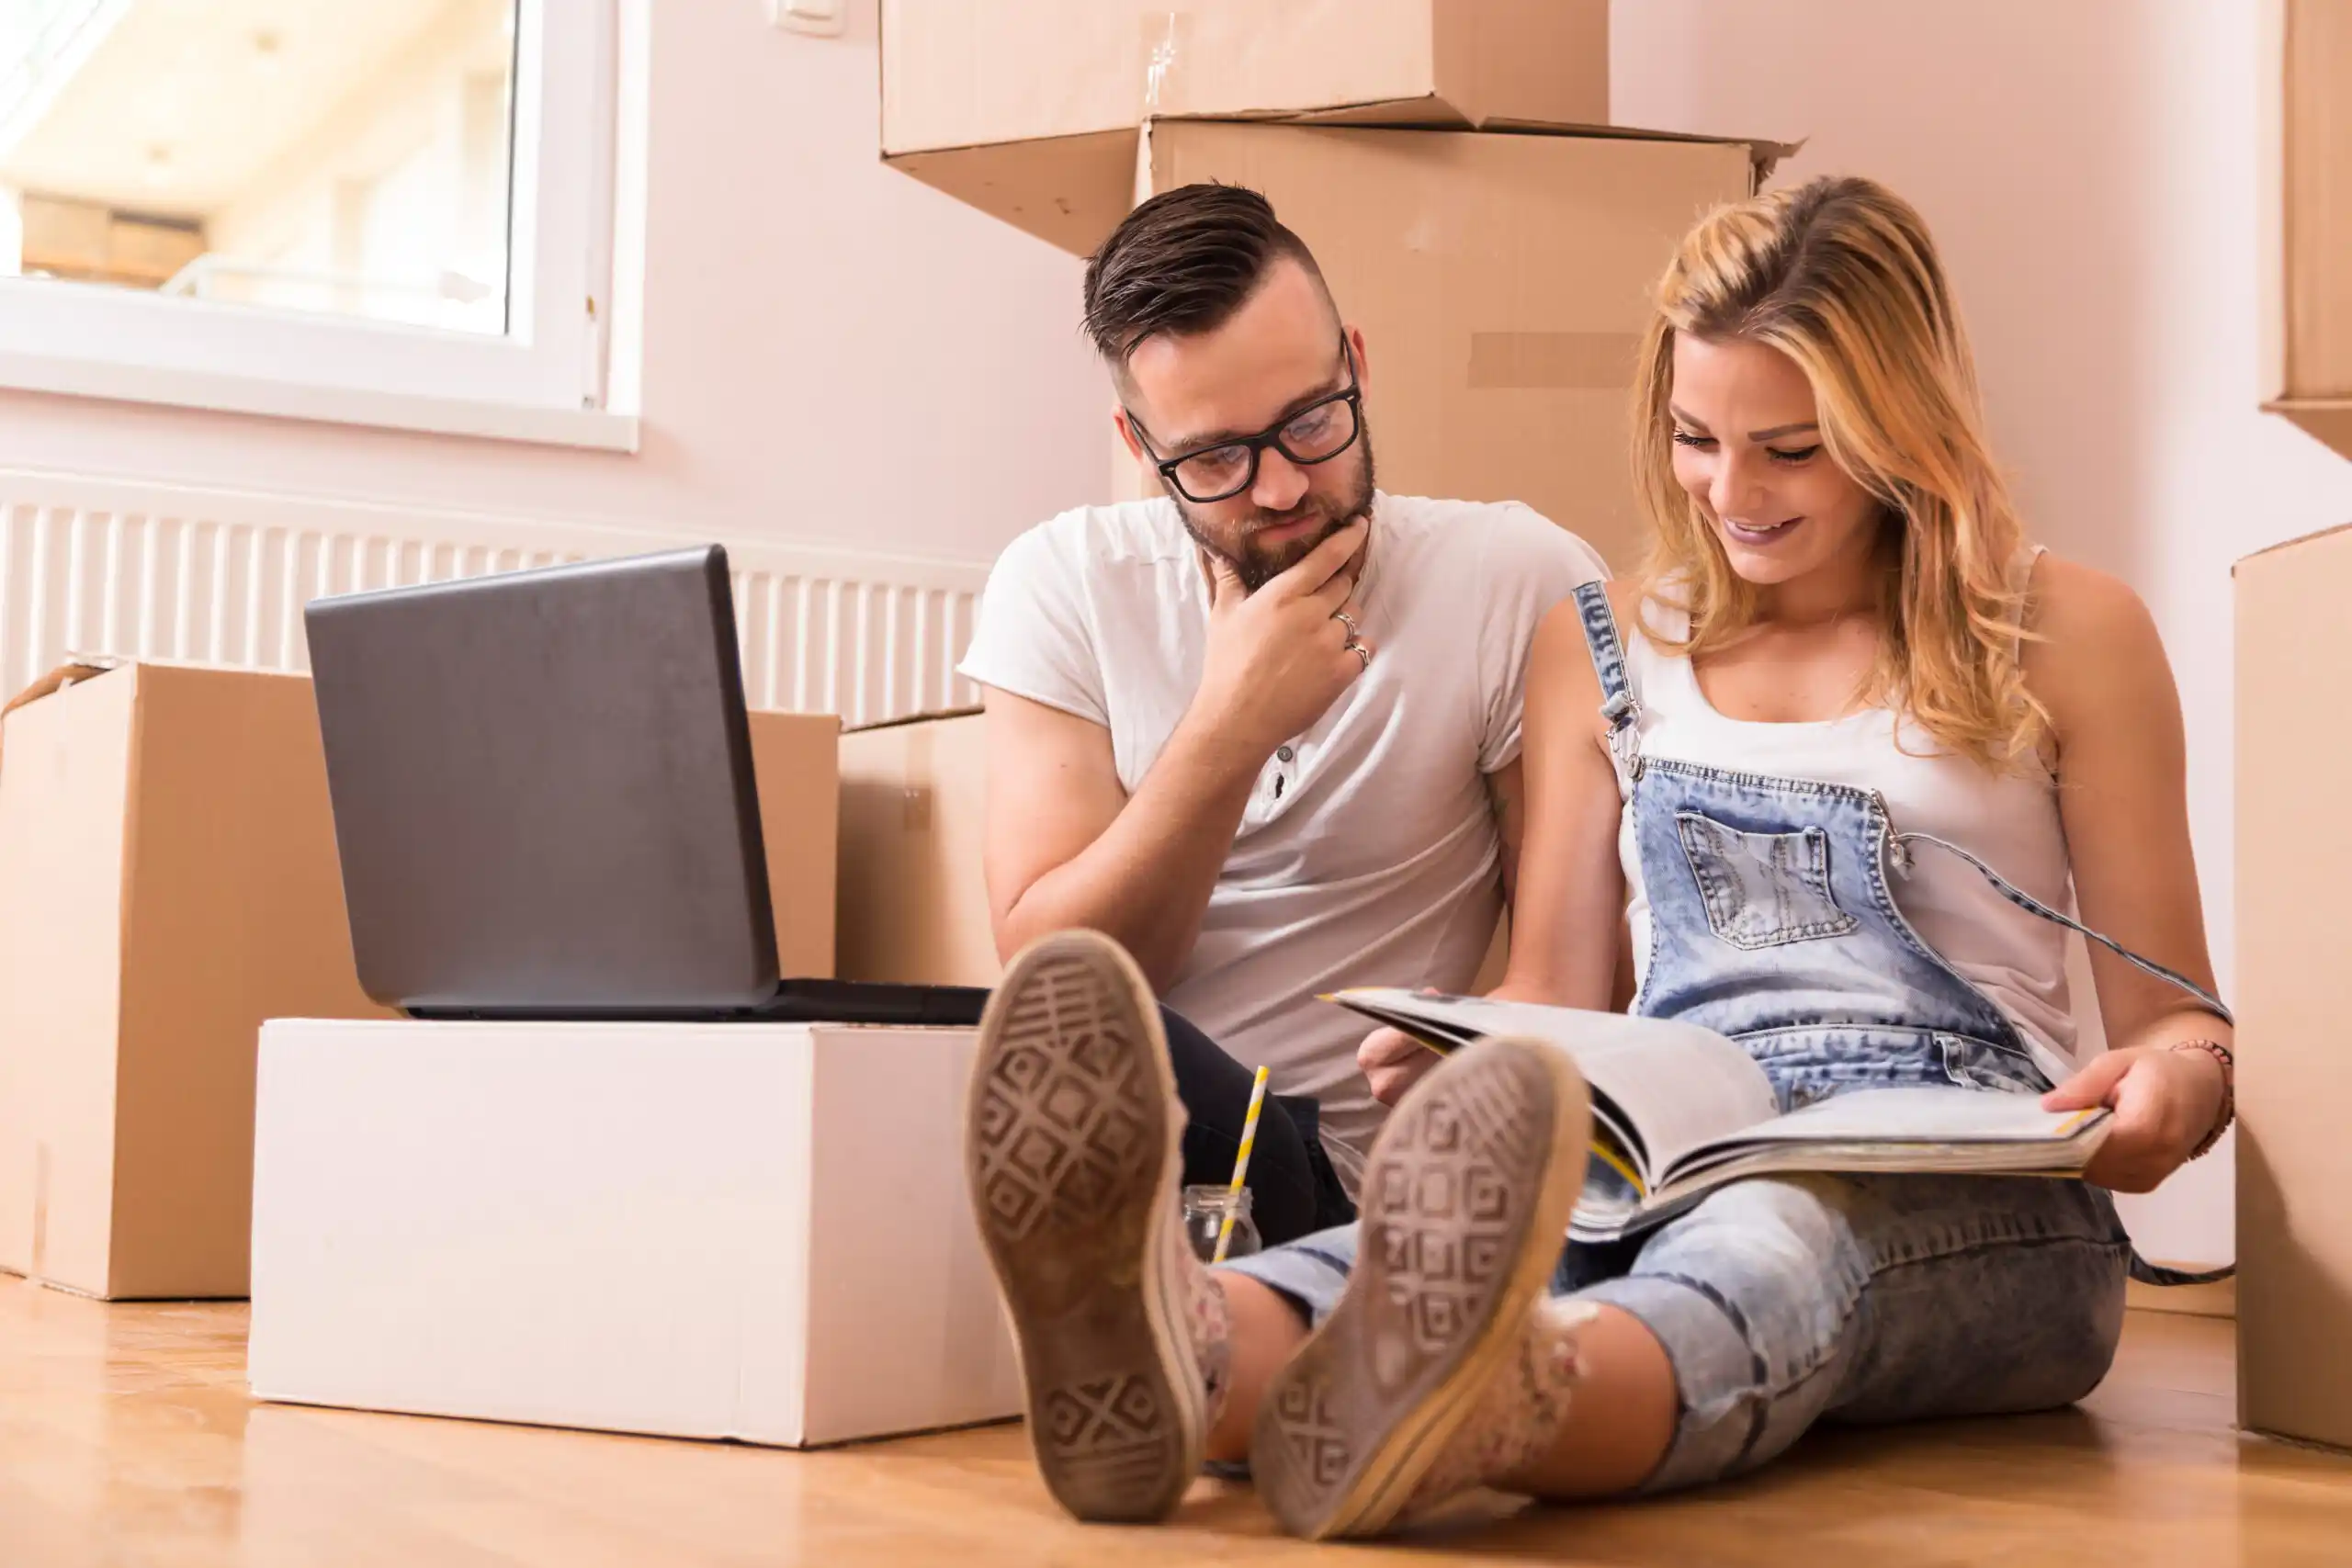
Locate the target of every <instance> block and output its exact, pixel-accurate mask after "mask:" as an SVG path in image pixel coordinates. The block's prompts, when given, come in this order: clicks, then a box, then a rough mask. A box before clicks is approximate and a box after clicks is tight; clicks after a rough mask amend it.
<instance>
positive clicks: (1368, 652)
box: [1347, 637, 1372, 670]
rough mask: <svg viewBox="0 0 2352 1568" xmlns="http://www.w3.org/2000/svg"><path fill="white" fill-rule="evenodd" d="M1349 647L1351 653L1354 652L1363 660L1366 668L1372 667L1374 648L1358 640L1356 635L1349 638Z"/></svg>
mask: <svg viewBox="0 0 2352 1568" xmlns="http://www.w3.org/2000/svg"><path fill="white" fill-rule="evenodd" d="M1347 649H1348V651H1349V652H1350V653H1352V654H1354V655H1355V656H1356V657H1357V658H1358V659H1361V660H1363V667H1364V668H1365V669H1366V670H1369V669H1371V668H1372V649H1369V648H1366V647H1365V646H1364V645H1363V644H1362V643H1360V642H1358V641H1357V640H1356V639H1355V638H1354V637H1350V638H1348V641H1347Z"/></svg>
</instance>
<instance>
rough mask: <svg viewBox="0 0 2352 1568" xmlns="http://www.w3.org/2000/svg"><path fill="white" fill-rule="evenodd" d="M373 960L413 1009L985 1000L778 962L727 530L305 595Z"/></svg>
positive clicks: (355, 933)
mask: <svg viewBox="0 0 2352 1568" xmlns="http://www.w3.org/2000/svg"><path fill="white" fill-rule="evenodd" d="M303 619H304V622H305V629H306V630H307V632H308V635H309V638H310V649H311V674H312V680H313V682H314V685H315V690H316V694H317V700H318V707H319V729H320V733H321V736H322V739H323V740H324V742H325V747H326V767H327V788H328V792H329V795H331V797H332V799H333V803H334V830H335V841H336V847H337V850H338V852H339V853H340V855H341V858H342V863H343V886H344V897H345V903H346V904H347V905H348V907H349V909H350V915H351V941H352V948H353V952H354V956H355V957H356V959H357V962H358V969H359V979H360V984H361V985H362V987H364V988H365V989H366V991H367V992H368V995H369V996H370V997H372V998H375V999H376V1000H377V1001H378V1002H379V1003H382V1004H383V1005H385V1006H387V1007H391V1008H396V1009H398V1010H401V1011H403V1012H406V1013H407V1014H409V1015H410V1016H412V1017H414V1018H439V1019H452V1018H464V1019H560V1020H615V1021H622V1020H655V1019H661V1020H679V1021H720V1020H746V1021H763V1022H784V1021H792V1022H845V1023H926V1024H970V1023H976V1022H978V1019H979V1015H980V1009H981V1006H982V1004H983V1003H984V1002H985V1001H986V999H987V993H986V992H985V991H983V990H978V989H974V988H970V987H933V986H890V985H864V984H856V983H852V982H845V981H837V980H825V979H813V978H807V979H804V978H795V977H791V976H781V975H779V973H778V964H777V959H776V942H775V915H774V907H773V904H772V899H775V898H786V899H789V898H796V897H821V898H825V899H828V900H830V899H831V897H832V890H831V887H829V886H820V887H814V888H809V889H802V888H796V887H771V886H769V885H768V873H767V857H766V852H765V850H764V847H763V842H762V838H761V832H760V807H759V786H758V784H757V781H756V780H755V779H754V777H753V775H752V745H751V728H750V724H749V721H748V720H747V718H746V717H745V715H744V710H743V683H742V671H741V665H740V664H739V662H738V651H737V644H736V637H735V610H734V593H733V585H732V581H731V579H730V577H729V572H728V566H727V552H726V551H725V550H724V549H722V548H720V547H718V546H709V547H702V548H696V549H687V550H678V551H673V552H670V553H665V554H662V555H652V556H642V557H638V558H633V559H627V560H611V561H595V562H590V563H587V564H584V565H578V566H560V567H552V568H548V569H545V570H535V571H522V572H512V573H507V574H503V575H500V576H495V577H481V578H473V579H469V580H466V581H456V582H436V583H428V584H424V585H422V586H418V587H413V588H396V589H390V590H388V591H384V592H370V593H356V594H348V595H345V596H341V597H336V598H329V599H320V600H315V601H313V602H312V603H311V604H310V605H309V606H308V607H307V608H306V609H305V611H304V613H303Z"/></svg>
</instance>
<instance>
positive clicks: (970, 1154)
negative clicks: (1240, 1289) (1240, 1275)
mask: <svg viewBox="0 0 2352 1568" xmlns="http://www.w3.org/2000/svg"><path fill="white" fill-rule="evenodd" d="M968 1115H969V1121H968V1124H967V1135H966V1143H965V1150H966V1155H965V1157H966V1162H967V1174H968V1177H969V1180H970V1184H971V1191H972V1201H973V1207H974V1209H975V1211H976V1213H977V1214H978V1220H979V1228H980V1236H981V1240H982V1243H983V1245H984V1246H985V1247H986V1248H987V1250H988V1255H989V1261H990V1263H991V1264H992V1265H993V1266H994V1268H995V1269H996V1277H997V1281H998V1284H999V1285H1000V1286H1001V1288H1002V1291H1003V1294H1004V1302H1005V1308H1006V1313H1007V1315H1008V1316H1009V1317H1010V1319H1011V1321H1012V1332H1013V1338H1014V1342H1015V1345H1016V1347H1017V1348H1018V1351H1019V1354H1020V1358H1021V1371H1022V1377H1023V1382H1024V1384H1025V1386H1026V1390H1027V1398H1028V1417H1029V1440H1030V1443H1031V1446H1032V1447H1033V1448H1034V1449H1035V1451H1036V1456H1037V1466H1038V1469H1039V1470H1040V1471H1041V1472H1043V1473H1044V1475H1045V1480H1046V1488H1047V1489H1048V1490H1049V1491H1051V1492H1052V1493H1053V1495H1054V1497H1055V1500H1056V1501H1057V1502H1059V1503H1060V1504H1061V1506H1063V1507H1064V1508H1066V1509H1068V1510H1069V1512H1070V1513H1071V1514H1073V1515H1075V1516H1076V1517H1079V1518H1080V1519H1088V1520H1099V1521H1103V1522H1123V1523H1135V1522H1145V1521H1150V1520H1155V1519H1160V1518H1164V1517H1167V1516H1168V1514H1169V1513H1170V1512H1171V1511H1172V1510H1173V1509H1174V1508H1175V1506H1176V1505H1177V1503H1178V1501H1179V1500H1180V1499H1182V1496H1183V1495H1184V1492H1185V1489H1186V1488H1187V1487H1189V1486H1190V1485H1191V1484H1192V1481H1193V1477H1194V1476H1195V1475H1197V1474H1198V1473H1199V1472H1200V1469H1201V1462H1202V1453H1203V1446H1204V1440H1205V1434H1204V1431H1203V1421H1202V1395H1201V1393H1200V1392H1199V1389H1200V1381H1201V1380H1200V1371H1199V1369H1198V1367H1197V1366H1196V1364H1195V1361H1194V1358H1193V1351H1192V1342H1191V1339H1190V1337H1189V1336H1188V1334H1187V1332H1186V1330H1185V1328H1184V1325H1183V1320H1182V1316H1181V1308H1179V1307H1178V1305H1177V1304H1176V1303H1175V1302H1174V1301H1173V1299H1172V1297H1173V1294H1174V1292H1175V1291H1176V1289H1177V1281H1175V1280H1171V1279H1170V1278H1169V1277H1168V1275H1169V1270H1168V1269H1167V1268H1166V1266H1165V1264H1164V1262H1163V1261H1162V1260H1163V1259H1164V1258H1165V1257H1166V1254H1165V1252H1164V1251H1163V1250H1162V1249H1163V1248H1164V1247H1167V1246H1168V1245H1169V1241H1168V1239H1167V1238H1166V1237H1165V1236H1164V1235H1162V1228H1163V1227H1166V1226H1171V1225H1175V1224H1180V1223H1181V1216H1180V1214H1179V1213H1178V1209H1177V1190H1178V1183H1179V1181H1180V1179H1181V1177H1182V1149H1181V1146H1180V1139H1181V1138H1182V1132H1183V1122H1182V1113H1181V1111H1179V1110H1178V1108H1177V1099H1176V1080H1175V1076H1174V1074H1173V1072H1172V1071H1171V1070H1170V1066H1169V1064H1168V1047H1167V1043H1166V1041H1165V1037H1164V1036H1163V1035H1162V1034H1161V1032H1160V1025H1159V1007H1158V1005H1157V1004H1156V1003H1155V1002H1154V1001H1153V1000H1152V992H1151V987H1150V986H1149V984H1148V982H1147V981H1146V980H1145V979H1144V977H1143V975H1142V972H1141V971H1140V970H1138V969H1136V966H1135V964H1134V961H1133V960H1131V959H1130V958H1128V956H1127V955H1126V953H1125V952H1124V951H1122V950H1121V949H1120V948H1119V947H1118V945H1117V944H1116V943H1114V942H1111V941H1110V940H1109V939H1107V938H1104V937H1102V936H1098V935H1095V934H1093V933H1091V932H1083V931H1069V932H1061V933H1058V934H1056V935H1053V936H1048V937H1045V938H1042V939H1041V940H1039V941H1038V942H1035V943H1034V944H1032V945H1031V946H1030V947H1029V948H1028V949H1027V950H1025V951H1024V952H1023V953H1021V954H1020V955H1019V956H1018V957H1016V958H1015V959H1014V960H1013V961H1012V964H1011V965H1010V966H1009V967H1008V968H1007V969H1006V972H1005V976H1004V978H1003V980H1002V981H1001V983H1000V984H999V986H998V987H997V989H996V993H995V995H994V996H992V997H991V998H989V1005H988V1010H987V1011H986V1013H985V1014H984V1015H983V1016H982V1019H981V1021H980V1041H979V1048H978V1058H977V1059H976V1060H975V1062H974V1064H973V1069H972V1092H971V1100H970V1104H969V1111H968ZM1179 1245H1181V1243H1179Z"/></svg>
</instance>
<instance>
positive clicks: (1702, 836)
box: [1674, 811, 1859, 949]
mask: <svg viewBox="0 0 2352 1568" xmlns="http://www.w3.org/2000/svg"><path fill="white" fill-rule="evenodd" d="M1674 830H1675V833H1676V835H1677V836H1678V837H1679V839H1680V840H1682V856H1683V858H1684V859H1685V860H1687V861H1689V862H1690V863H1691V876H1692V878H1693V879H1694V880H1695V881H1696V882H1697V883H1698V886H1699V901H1700V902H1701V903H1702V905H1703V906H1705V908H1706V911H1707V925H1708V928H1709V929H1710V930H1712V931H1713V932H1714V933H1715V934H1716V935H1717V936H1719V937H1721V938H1723V939H1724V941H1725V942H1729V943H1731V944H1732V945H1733V946H1734V947H1738V948H1747V949H1755V948H1761V947H1778V946H1781V945H1782V944H1783V943H1786V942H1810V941H1813V940H1815V939H1816V938H1819V937H1832V936H1844V935H1845V934H1846V933H1847V932H1848V931H1852V930H1853V929H1854V927H1855V926H1856V925H1857V924H1858V923H1859V922H1858V921H1856V919H1854V917H1853V916H1851V915H1849V914H1848V913H1846V911H1845V910H1843V909H1840V908H1838V903H1837V900H1836V899H1834V898H1832V897H1830V896H1829V835H1828V834H1826V833H1825V832H1823V831H1822V830H1821V829H1818V828H1803V829H1798V830H1797V831H1796V832H1793V833H1750V832H1747V830H1745V829H1739V828H1733V827H1727V826H1725V825H1724V823H1721V822H1718V821H1716V820H1715V819H1714V818H1712V817H1705V816H1702V815H1701V814H1700V813H1698V812H1696V811H1678V812H1676V813H1675V814H1674Z"/></svg>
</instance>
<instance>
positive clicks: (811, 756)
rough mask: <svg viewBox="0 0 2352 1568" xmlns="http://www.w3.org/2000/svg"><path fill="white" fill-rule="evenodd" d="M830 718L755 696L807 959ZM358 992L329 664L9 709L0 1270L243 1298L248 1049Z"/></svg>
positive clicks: (780, 891)
mask: <svg viewBox="0 0 2352 1568" xmlns="http://www.w3.org/2000/svg"><path fill="white" fill-rule="evenodd" d="M838 728H839V723H838V721H837V720H836V719H834V718H833V717H831V716H808V715H794V714H754V715H752V761H753V765H754V767H755V768H756V769H757V771H758V773H759V778H760V791H761V807H762V820H763V828H764V829H765V838H766V840H767V856H768V867H769V877H770V881H771V883H772V884H773V889H774V902H775V918H776V938H777V948H778V957H779V961H780V962H781V964H782V965H783V969H784V973H786V974H787V975H796V976H829V975H831V973H832V962H833V853H834V837H835V822H836V809H837V808H836V806H835V800H836V796H837V793H838V791H837V784H836V772H835V759H834V745H835V736H836V734H837V732H838ZM288 1015H294V1016H313V1017H352V1018H366V1017H383V1016H386V1013H385V1010H383V1009H382V1008H379V1007H378V1006H376V1005H375V1004H374V1003H372V1002H370V1001H369V1000H368V998H367V997H366V996H365V995H363V994H362V992H361V990H360V986H359V980H358V977H357V975H356V969H355V965H354V964H353V960H352V951H351V936H350V927H349V924H348V921H347V919H346V918H345V911H344V901H343V880H342V874H341V869H340V865H339V863H338V861H337V857H336V852H335V841H334V816H333V811H332V808H331V807H330V806H329V803H328V797H327V784H326V769H325V762H324V759H323V757H322V754H321V751H320V745H319V729H318V714H317V709H316V706H315V705H314V701H313V698H312V695H311V682H310V680H309V678H308V677H306V676H301V675H291V674H278V673H270V672H262V671H248V670H227V669H217V668H207V667H204V666H198V665H187V664H175V663H164V662H152V663H134V664H118V663H107V662H97V663H91V664H85V665H69V666H67V667H65V668H63V669H61V670H60V671H56V672H54V673H52V674H51V675H50V676H49V677H47V678H45V679H44V680H42V681H41V682H37V683H35V684H34V685H33V686H32V687H30V688H28V690H27V691H26V692H25V693H24V694H22V695H20V696H19V697H18V698H17V700H16V702H15V703H14V704H12V705H11V706H10V709H9V711H8V712H7V716H6V723H5V726H0V1269H5V1270H6V1271H8V1272H11V1273H18V1274H24V1275H28V1276H29V1277H31V1278H33V1279H37V1280H43V1281H45V1282H47V1283H50V1284H52V1285H56V1286H59V1287H61V1288H63V1289H66V1290H72V1291H77V1292H83V1293H85V1294H88V1295H93V1296H101V1297H107V1298H115V1299H125V1298H148V1299H155V1298H194V1297H237V1296H243V1294H245V1290H246V1277H247V1276H246V1258H247V1233H248V1227H249V1225H250V1223H251V1218H252V1210H253V1204H252V1173H253V1103H254V1100H253V1095H254V1038H255V1032H256V1031H258V1030H259V1028H260V1027H261V1024H262V1021H264V1020H265V1019H268V1018H273V1017H283V1016H288Z"/></svg>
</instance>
